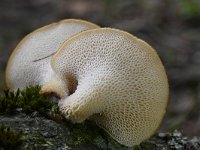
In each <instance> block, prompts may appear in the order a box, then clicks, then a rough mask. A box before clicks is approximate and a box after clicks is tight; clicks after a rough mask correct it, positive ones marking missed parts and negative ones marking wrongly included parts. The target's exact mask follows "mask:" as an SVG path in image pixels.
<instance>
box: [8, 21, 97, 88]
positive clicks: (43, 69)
mask: <svg viewBox="0 0 200 150" xmlns="http://www.w3.org/2000/svg"><path fill="white" fill-rule="evenodd" d="M94 28H98V26H97V25H95V24H93V23H90V22H87V21H83V20H77V19H67V20H62V21H60V22H58V23H52V24H50V25H47V26H44V27H42V28H40V29H37V30H35V31H34V32H32V33H30V34H29V35H27V36H26V37H25V38H24V39H23V40H22V41H21V42H20V43H19V44H18V45H17V47H16V48H15V49H14V51H13V53H12V54H11V56H10V58H9V61H8V64H7V69H6V84H7V87H8V88H11V89H13V90H16V89H17V88H20V89H23V88H25V87H27V86H29V85H43V84H44V83H45V82H47V81H48V80H49V78H50V77H51V75H52V74H53V72H52V69H51V67H50V58H51V56H52V55H53V54H54V53H55V52H56V50H57V49H58V48H59V47H60V45H61V44H62V43H63V42H64V41H65V40H67V39H68V38H70V37H71V36H73V35H75V34H77V33H80V32H82V31H84V30H88V29H94Z"/></svg>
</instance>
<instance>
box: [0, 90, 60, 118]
mask: <svg viewBox="0 0 200 150" xmlns="http://www.w3.org/2000/svg"><path fill="white" fill-rule="evenodd" d="M39 91H40V87H39V86H36V87H27V88H26V89H25V90H23V91H20V90H17V92H12V91H10V90H5V91H4V96H0V113H3V114H13V113H15V112H16V109H21V110H22V112H25V113H28V114H29V113H32V112H34V111H37V112H39V113H40V114H42V115H47V114H48V112H51V113H52V114H55V113H58V110H57V106H56V104H55V103H52V102H51V101H50V100H49V99H48V98H47V97H43V96H41V95H40V94H39Z"/></svg>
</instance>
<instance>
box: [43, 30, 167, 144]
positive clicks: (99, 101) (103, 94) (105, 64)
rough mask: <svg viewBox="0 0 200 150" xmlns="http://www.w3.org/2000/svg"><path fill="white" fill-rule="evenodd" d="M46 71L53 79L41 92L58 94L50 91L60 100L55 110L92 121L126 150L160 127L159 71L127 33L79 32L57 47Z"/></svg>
mask: <svg viewBox="0 0 200 150" xmlns="http://www.w3.org/2000/svg"><path fill="white" fill-rule="evenodd" d="M51 66H52V69H53V70H54V72H55V73H56V77H52V79H51V80H50V81H49V82H48V83H47V84H45V85H44V86H43V88H42V90H43V92H48V89H51V90H52V89H56V88H58V89H59V90H57V91H53V92H55V93H57V94H58V95H63V97H62V99H61V100H60V101H59V108H60V111H61V112H62V113H63V114H64V116H65V117H66V118H67V119H70V120H71V121H72V122H77V123H79V122H82V121H84V120H85V119H91V120H94V121H96V123H97V124H98V125H99V126H100V127H101V128H103V129H104V130H105V131H106V132H107V133H109V134H110V135H111V137H113V138H114V139H115V140H116V141H118V142H119V143H121V144H123V145H126V146H133V145H137V144H140V143H141V142H142V141H144V140H146V139H147V138H149V137H150V136H151V135H152V134H153V133H154V132H155V130H156V129H157V128H158V127H159V125H160V124H161V121H162V119H163V116H164V114H165V112H166V106H167V101H168V92H169V89H168V80H167V76H166V73H165V69H164V67H163V65H162V63H161V61H160V59H159V56H158V55H157V53H156V51H155V50H154V49H153V48H152V47H151V46H149V45H148V44H147V43H145V42H144V41H142V40H140V39H138V38H136V37H134V36H132V35H131V34H129V33H127V32H124V31H120V30H117V29H111V28H101V29H93V30H88V31H84V32H82V33H79V34H77V35H76V36H74V37H72V38H70V39H69V40H67V41H66V42H65V43H64V44H63V45H62V46H61V48H60V49H59V51H57V53H56V54H55V55H54V56H53V57H52V59H51ZM57 80H59V81H57ZM74 83H77V84H74ZM62 85H66V86H62ZM76 86H77V87H76ZM74 89H75V91H74ZM60 91H65V93H64V94H63V93H59V92H60ZM51 92H52V91H51Z"/></svg>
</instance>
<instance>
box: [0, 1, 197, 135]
mask: <svg viewBox="0 0 200 150" xmlns="http://www.w3.org/2000/svg"><path fill="white" fill-rule="evenodd" d="M67 18H79V19H85V20H88V21H92V22H94V23H96V24H98V25H100V26H102V27H114V28H119V29H123V30H125V31H128V32H130V33H132V34H134V35H135V36H137V37H139V38H141V39H143V40H145V41H146V42H147V43H149V44H150V45H151V46H152V47H154V48H155V49H156V50H157V52H158V54H159V55H160V57H161V59H162V61H163V64H164V66H165V68H166V70H167V74H168V77H169V82H170V101H169V107H168V113H167V115H166V118H165V120H164V123H163V125H162V127H161V130H163V131H171V130H174V129H176V128H177V129H179V130H181V131H182V132H183V133H184V134H185V135H187V136H195V135H196V136H200V86H199V85H200V84H199V83H200V1H199V0H123V1H122V0H0V91H2V90H3V89H4V88H5V83H4V71H5V66H6V62H7V60H8V57H9V55H10V54H11V52H12V50H13V49H14V48H15V46H16V45H17V43H18V42H19V41H20V40H21V39H22V38H23V37H24V36H25V35H26V34H28V33H30V32H31V31H33V30H35V29H37V28H39V27H42V26H44V25H46V24H49V23H52V22H55V21H59V20H61V19H67Z"/></svg>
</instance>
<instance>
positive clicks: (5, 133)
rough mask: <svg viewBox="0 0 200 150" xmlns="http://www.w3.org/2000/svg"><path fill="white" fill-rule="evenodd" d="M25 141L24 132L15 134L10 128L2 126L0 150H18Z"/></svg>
mask: <svg viewBox="0 0 200 150" xmlns="http://www.w3.org/2000/svg"><path fill="white" fill-rule="evenodd" d="M23 141H24V140H23V133H22V132H13V131H12V130H11V129H10V128H8V127H5V126H4V125H0V150H13V149H15V150H18V149H20V148H21V146H22V144H23Z"/></svg>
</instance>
